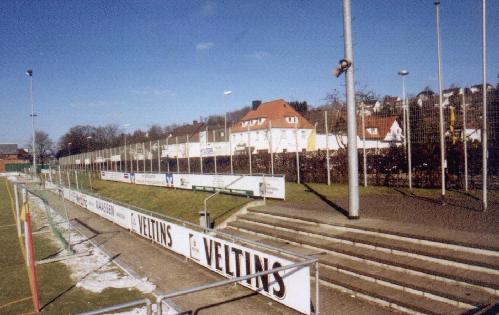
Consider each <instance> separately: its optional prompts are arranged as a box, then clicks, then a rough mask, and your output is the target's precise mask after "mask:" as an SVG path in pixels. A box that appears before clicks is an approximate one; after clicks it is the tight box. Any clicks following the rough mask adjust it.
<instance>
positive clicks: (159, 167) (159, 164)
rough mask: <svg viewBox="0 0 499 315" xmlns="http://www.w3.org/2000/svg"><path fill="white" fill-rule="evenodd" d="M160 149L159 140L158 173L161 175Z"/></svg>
mask: <svg viewBox="0 0 499 315" xmlns="http://www.w3.org/2000/svg"><path fill="white" fill-rule="evenodd" d="M160 151H161V147H160V146H159V139H158V173H161V152H160Z"/></svg>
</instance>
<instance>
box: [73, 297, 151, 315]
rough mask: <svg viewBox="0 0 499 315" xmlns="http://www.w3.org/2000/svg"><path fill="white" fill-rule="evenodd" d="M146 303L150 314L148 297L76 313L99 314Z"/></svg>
mask: <svg viewBox="0 0 499 315" xmlns="http://www.w3.org/2000/svg"><path fill="white" fill-rule="evenodd" d="M142 304H145V305H146V312H147V315H152V303H151V301H150V300H149V299H145V298H144V299H140V300H134V301H130V302H125V303H120V304H115V305H111V306H107V307H103V308H99V309H97V310H93V311H89V312H83V313H78V314H77V315H99V314H107V313H109V312H113V311H118V310H121V309H124V308H130V307H133V306H138V305H142Z"/></svg>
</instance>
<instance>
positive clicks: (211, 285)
mask: <svg viewBox="0 0 499 315" xmlns="http://www.w3.org/2000/svg"><path fill="white" fill-rule="evenodd" d="M318 263H319V258H310V259H308V260H306V261H302V262H297V263H293V264H291V265H286V266H281V267H278V268H274V269H270V270H264V271H260V272H256V273H252V274H250V275H245V276H239V277H235V278H231V279H225V280H220V281H216V282H212V283H209V284H203V285H200V286H197V287H193V288H188V289H181V290H178V291H174V292H171V293H165V294H159V295H158V297H157V298H156V303H157V310H158V314H162V306H161V302H162V301H163V300H164V299H171V298H174V297H178V296H181V295H186V294H190V293H195V292H199V291H203V290H207V289H213V288H217V287H221V286H225V285H229V284H232V283H236V282H241V281H244V280H247V279H252V278H256V277H260V276H265V275H268V274H271V273H275V272H279V271H283V270H287V269H293V268H296V269H297V270H299V269H301V268H303V267H304V266H307V265H312V264H315V269H316V270H315V282H316V287H318V283H319V281H318V280H319V269H318ZM284 277H286V275H284ZM317 293H318V291H316V294H317ZM319 302H320V300H319V295H318V294H317V296H316V306H315V313H314V314H319Z"/></svg>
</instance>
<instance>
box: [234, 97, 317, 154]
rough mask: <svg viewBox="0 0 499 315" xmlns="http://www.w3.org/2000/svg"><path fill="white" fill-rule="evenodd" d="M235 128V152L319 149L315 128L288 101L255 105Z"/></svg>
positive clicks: (279, 100) (281, 100)
mask: <svg viewBox="0 0 499 315" xmlns="http://www.w3.org/2000/svg"><path fill="white" fill-rule="evenodd" d="M254 105H255V106H254V109H253V110H251V111H249V112H248V113H247V114H246V115H245V116H244V117H243V118H241V119H240V120H239V121H238V122H237V123H236V124H234V125H233V126H232V129H231V138H230V142H231V148H232V150H233V152H236V153H237V152H241V153H243V152H247V150H248V148H250V149H251V152H253V153H256V152H258V151H266V152H269V151H270V150H271V149H272V152H275V153H278V152H296V151H297V150H298V151H303V150H315V149H316V147H315V132H314V127H313V126H312V124H310V122H308V121H307V120H306V119H305V118H304V117H303V116H302V115H300V113H298V112H297V111H296V110H295V109H294V108H293V107H292V106H291V105H289V103H288V102H286V101H285V100H283V99H278V100H274V101H270V102H265V103H261V104H260V103H256V104H254Z"/></svg>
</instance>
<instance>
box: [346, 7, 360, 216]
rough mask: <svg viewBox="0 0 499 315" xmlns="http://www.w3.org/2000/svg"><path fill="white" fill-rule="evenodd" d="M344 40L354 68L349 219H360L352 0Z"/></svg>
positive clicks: (349, 84)
mask: <svg viewBox="0 0 499 315" xmlns="http://www.w3.org/2000/svg"><path fill="white" fill-rule="evenodd" d="M343 38H344V41H345V58H346V59H347V60H348V61H350V62H351V64H352V66H350V67H349V68H348V69H347V71H346V76H345V81H346V84H345V89H346V97H347V127H348V128H347V129H348V217H349V218H351V219H357V218H359V166H358V163H359V162H358V153H357V121H356V117H355V86H354V74H353V65H354V62H353V47H352V15H351V8H350V0H343Z"/></svg>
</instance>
